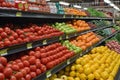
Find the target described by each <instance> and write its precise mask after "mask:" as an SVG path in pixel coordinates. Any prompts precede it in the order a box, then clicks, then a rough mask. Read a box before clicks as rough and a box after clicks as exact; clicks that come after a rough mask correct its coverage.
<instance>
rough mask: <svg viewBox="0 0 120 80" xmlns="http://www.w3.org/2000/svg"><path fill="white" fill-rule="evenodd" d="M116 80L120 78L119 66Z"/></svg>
mask: <svg viewBox="0 0 120 80" xmlns="http://www.w3.org/2000/svg"><path fill="white" fill-rule="evenodd" d="M115 80H120V68H119V71H118V73H117V75H116V77H115Z"/></svg>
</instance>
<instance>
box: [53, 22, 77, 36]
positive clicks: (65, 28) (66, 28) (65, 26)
mask: <svg viewBox="0 0 120 80" xmlns="http://www.w3.org/2000/svg"><path fill="white" fill-rule="evenodd" d="M53 27H55V28H56V29H58V30H60V31H62V32H64V33H66V34H70V33H75V32H77V30H76V29H74V28H72V27H70V26H69V25H68V24H66V23H64V22H63V23H55V24H54V25H53Z"/></svg>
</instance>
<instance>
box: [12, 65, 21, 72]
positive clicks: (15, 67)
mask: <svg viewBox="0 0 120 80" xmlns="http://www.w3.org/2000/svg"><path fill="white" fill-rule="evenodd" d="M12 69H13V70H14V71H18V70H19V69H20V68H19V66H18V65H15V64H14V65H12Z"/></svg>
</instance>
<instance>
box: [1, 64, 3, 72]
mask: <svg viewBox="0 0 120 80" xmlns="http://www.w3.org/2000/svg"><path fill="white" fill-rule="evenodd" d="M3 69H4V66H3V65H2V64H0V72H3Z"/></svg>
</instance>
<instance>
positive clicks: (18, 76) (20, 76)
mask: <svg viewBox="0 0 120 80" xmlns="http://www.w3.org/2000/svg"><path fill="white" fill-rule="evenodd" d="M15 77H16V78H17V80H19V79H21V78H22V77H23V74H22V72H17V73H16V74H15Z"/></svg>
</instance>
